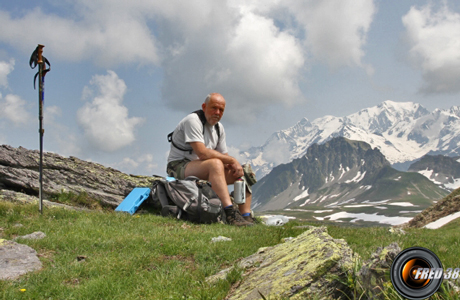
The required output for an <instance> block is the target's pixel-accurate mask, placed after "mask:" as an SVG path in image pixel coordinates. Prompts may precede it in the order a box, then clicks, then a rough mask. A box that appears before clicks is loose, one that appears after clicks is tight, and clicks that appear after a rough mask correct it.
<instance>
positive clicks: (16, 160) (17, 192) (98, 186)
mask: <svg viewBox="0 0 460 300" xmlns="http://www.w3.org/2000/svg"><path fill="white" fill-rule="evenodd" d="M154 180H155V177H148V176H135V175H128V174H125V173H122V172H120V171H117V170H115V169H112V168H108V167H104V166H102V165H100V164H97V163H92V162H87V161H83V160H80V159H78V158H76V157H72V156H71V157H69V158H66V157H62V156H60V155H58V154H54V153H45V154H44V161H43V192H44V197H43V198H44V199H48V198H50V197H52V196H53V195H58V194H60V193H62V192H72V193H76V194H79V193H82V192H85V193H87V195H88V196H89V197H91V198H92V199H95V200H98V201H100V202H101V204H103V205H106V206H110V207H113V208H115V207H117V206H118V204H120V203H121V201H123V199H124V198H125V197H126V195H128V194H129V192H131V190H132V189H133V188H134V187H151V186H152V183H153V181H154ZM38 190H39V152H38V151H33V150H27V149H25V148H22V147H19V148H14V147H11V146H7V145H2V146H0V198H4V199H6V200H8V197H11V196H15V197H18V198H23V200H26V201H27V200H30V199H31V198H30V197H33V198H35V197H37V196H38ZM12 191H13V192H12ZM33 198H32V199H33ZM35 199H36V198H35Z"/></svg>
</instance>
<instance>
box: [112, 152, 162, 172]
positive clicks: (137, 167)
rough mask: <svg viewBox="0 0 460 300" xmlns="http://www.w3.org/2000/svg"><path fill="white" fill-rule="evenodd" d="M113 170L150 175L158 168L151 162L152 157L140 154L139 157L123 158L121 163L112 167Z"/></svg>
mask: <svg viewBox="0 0 460 300" xmlns="http://www.w3.org/2000/svg"><path fill="white" fill-rule="evenodd" d="M112 166H113V167H114V168H115V169H118V170H121V171H122V172H125V173H131V174H138V173H142V174H152V172H153V170H154V169H156V168H158V164H156V163H155V162H154V161H153V155H151V154H142V155H140V156H139V157H136V158H131V157H125V158H123V160H122V161H121V162H118V163H114V164H113V165H112Z"/></svg>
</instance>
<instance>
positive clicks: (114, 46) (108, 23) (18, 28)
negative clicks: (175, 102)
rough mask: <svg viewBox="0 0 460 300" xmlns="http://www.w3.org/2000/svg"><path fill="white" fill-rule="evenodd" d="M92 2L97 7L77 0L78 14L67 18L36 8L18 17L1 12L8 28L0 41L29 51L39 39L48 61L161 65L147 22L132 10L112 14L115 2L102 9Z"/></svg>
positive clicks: (0, 15) (0, 34)
mask: <svg viewBox="0 0 460 300" xmlns="http://www.w3.org/2000/svg"><path fill="white" fill-rule="evenodd" d="M93 2H94V5H91V3H89V2H88V3H85V1H77V2H76V3H75V6H76V8H75V15H74V16H68V17H61V16H57V15H53V14H46V13H44V12H43V11H42V10H41V9H39V8H36V9H34V10H32V11H29V12H27V13H26V14H25V15H23V16H22V17H19V18H15V17H13V16H11V15H10V14H9V13H8V12H5V11H2V10H0V19H1V20H2V27H3V28H8V30H2V31H0V40H2V41H4V42H8V43H10V44H12V45H14V46H16V47H18V48H20V49H22V50H23V51H25V52H27V51H29V50H30V45H34V44H36V37H37V36H40V37H41V38H40V41H41V43H43V44H44V45H45V46H48V47H46V48H45V49H46V52H47V53H50V55H49V56H48V54H47V55H46V56H47V57H48V58H49V57H53V58H60V59H63V60H70V61H81V60H94V62H95V63H96V64H99V65H103V66H111V65H116V64H119V63H133V62H134V63H139V64H147V63H154V64H155V63H158V49H157V47H156V45H155V38H154V36H153V35H152V34H151V31H150V29H149V27H148V26H147V24H146V23H145V19H143V18H140V19H137V15H136V14H134V15H133V14H131V12H130V10H128V11H125V12H122V13H121V14H119V13H118V12H117V11H113V10H114V9H115V7H117V4H115V3H113V4H112V3H105V6H101V5H97V4H98V3H99V4H104V3H101V2H98V1H93ZM133 13H134V12H133ZM138 13H140V14H142V11H139V12H138ZM72 17H73V18H72ZM37 24H40V25H39V26H37ZM44 33H46V34H44Z"/></svg>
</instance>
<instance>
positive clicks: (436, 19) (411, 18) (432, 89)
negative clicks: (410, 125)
mask: <svg viewBox="0 0 460 300" xmlns="http://www.w3.org/2000/svg"><path fill="white" fill-rule="evenodd" d="M402 21H403V24H404V26H405V27H406V35H407V38H408V43H409V46H410V50H409V56H410V59H411V61H412V62H413V64H414V65H415V66H416V67H417V68H419V69H421V71H422V75H423V79H424V85H423V87H422V88H421V91H422V92H425V93H437V92H441V93H442V92H459V91H460V14H458V13H456V12H453V11H450V10H449V8H448V7H447V6H445V5H444V6H442V7H441V8H440V9H439V10H438V11H434V9H433V7H432V6H431V5H426V6H424V7H421V8H416V7H411V9H410V10H409V12H408V13H407V14H406V15H405V16H404V17H403V18H402Z"/></svg>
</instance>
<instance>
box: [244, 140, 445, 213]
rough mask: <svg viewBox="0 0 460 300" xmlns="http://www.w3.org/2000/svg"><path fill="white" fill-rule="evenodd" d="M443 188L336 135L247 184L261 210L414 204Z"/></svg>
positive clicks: (425, 201) (422, 203)
mask: <svg viewBox="0 0 460 300" xmlns="http://www.w3.org/2000/svg"><path fill="white" fill-rule="evenodd" d="M447 193H448V192H447V191H446V190H444V189H442V188H441V187H439V186H437V185H436V184H435V183H433V182H432V181H430V180H429V179H428V178H426V177H425V176H423V175H422V174H419V173H417V172H402V171H398V170H396V169H394V168H392V167H391V164H390V162H389V161H388V160H387V159H386V158H385V156H384V155H383V154H382V153H381V152H380V150H379V149H377V148H372V147H371V146H370V145H369V144H368V143H366V142H362V141H353V140H348V139H346V138H343V137H337V138H333V139H331V140H329V141H328V142H326V143H324V144H314V145H312V146H310V147H309V148H308V151H307V153H306V154H305V155H304V156H302V157H300V158H297V159H294V160H293V161H292V162H290V163H287V164H281V165H279V166H277V167H275V168H274V169H273V170H272V171H271V172H270V173H269V174H268V175H267V176H265V177H264V178H262V179H261V180H260V181H259V182H257V184H256V185H255V186H254V187H253V206H252V207H253V209H254V210H256V211H257V210H260V211H266V210H286V209H302V208H303V209H307V208H308V209H312V208H313V209H325V208H327V209H332V208H343V207H344V206H348V207H350V206H353V207H355V208H356V207H367V206H369V207H370V206H376V205H377V206H379V207H380V208H377V210H379V209H381V207H382V206H384V205H386V204H388V202H391V203H392V205H396V206H398V204H395V203H399V206H411V207H418V209H420V208H421V207H422V206H423V208H425V207H426V206H428V205H431V204H432V201H433V200H436V199H440V198H442V197H444V196H445V195H447ZM401 203H404V204H401ZM409 203H410V204H409ZM418 209H417V210H418Z"/></svg>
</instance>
